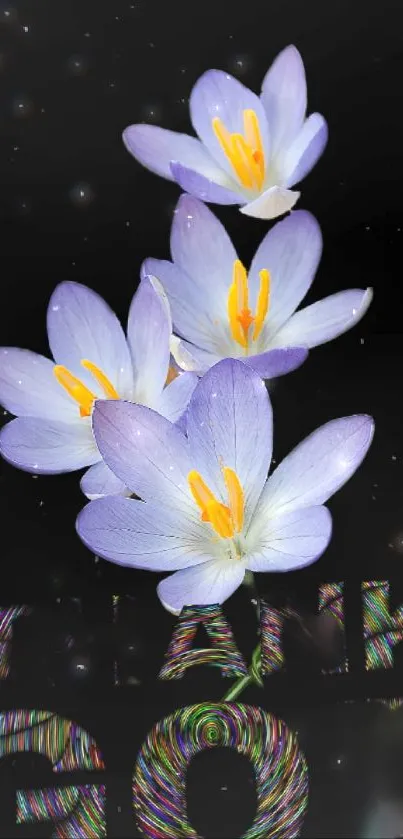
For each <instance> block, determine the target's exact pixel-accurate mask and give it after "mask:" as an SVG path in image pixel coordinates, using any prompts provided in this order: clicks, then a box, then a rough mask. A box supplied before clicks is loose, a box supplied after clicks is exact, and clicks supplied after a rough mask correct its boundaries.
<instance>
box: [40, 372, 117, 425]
mask: <svg viewBox="0 0 403 839" xmlns="http://www.w3.org/2000/svg"><path fill="white" fill-rule="evenodd" d="M81 364H82V366H83V367H85V369H86V370H89V372H90V373H91V374H92V376H93V377H94V379H95V380H96V381H97V382H98V384H99V385H100V386H101V388H102V390H103V391H104V394H105V398H106V399H119V398H120V397H119V394H118V392H117V390H115V388H114V386H113V384H112V383H111V382H110V381H109V379H108V377H107V376H105V373H103V372H102V370H100V368H99V367H97V366H96V364H93V363H92V362H91V361H88V360H87V359H86V358H84V359H83V360H82V362H81ZM53 373H54V375H55V376H56V379H57V381H58V382H59V384H60V385H61V386H62V387H63V388H64V389H65V390H66V391H67V393H68V394H69V396H71V397H72V399H74V401H75V402H77V404H78V406H79V409H80V416H81V417H89V416H91V411H92V407H93V404H94V402H95V400H96V398H97V397H96V395H95V393H93V392H92V391H91V390H90V389H89V388H88V387H87V386H86V385H84V384H83V383H82V381H81V380H80V379H78V378H77V376H73V374H72V373H70V370H68V369H67V367H63V365H62V364H55V366H54V368H53Z"/></svg>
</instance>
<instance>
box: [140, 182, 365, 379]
mask: <svg viewBox="0 0 403 839" xmlns="http://www.w3.org/2000/svg"><path fill="white" fill-rule="evenodd" d="M321 252H322V236H321V232H320V227H319V225H318V223H317V221H316V219H315V218H314V217H313V216H312V215H311V214H310V213H308V212H306V211H304V210H298V211H296V212H293V213H291V214H290V215H289V216H287V217H286V218H285V219H283V220H282V221H280V222H277V224H276V225H275V226H274V227H273V228H272V229H271V230H270V231H269V233H267V235H266V236H265V237H264V239H263V241H262V242H261V244H260V246H259V248H258V249H257V251H256V254H255V256H254V258H253V260H252V264H251V266H250V270H249V274H247V273H246V270H245V268H244V267H243V265H242V263H241V262H240V261H239V259H238V256H237V253H236V251H235V248H234V247H233V245H232V242H231V240H230V239H229V237H228V234H227V232H226V230H225V229H224V227H223V226H222V224H221V223H220V222H219V221H218V219H217V218H216V216H214V215H213V213H212V212H211V210H209V209H208V207H206V205H205V204H202V203H201V202H200V201H198V200H197V199H196V198H192V197H191V196H190V195H182V196H181V197H180V199H179V202H178V205H177V209H176V211H175V214H174V219H173V224H172V229H171V255H172V262H168V261H164V260H157V259H147V260H146V261H145V262H144V264H143V266H142V272H143V273H144V274H147V273H151V274H153V275H155V276H156V277H158V279H159V280H160V282H161V283H162V285H163V286H164V288H165V291H166V293H167V295H168V298H169V302H170V306H171V311H172V319H173V326H174V330H175V332H177V334H178V335H179V336H180V337H179V338H174V339H173V341H172V344H171V349H172V353H173V355H174V357H175V359H176V361H177V363H178V364H179V365H180V367H182V369H184V370H193V371H195V372H197V373H199V374H201V373H204V372H205V371H206V370H208V368H209V367H211V366H212V365H213V364H216V363H217V362H218V361H219V360H220V359H222V358H228V357H229V358H241V359H242V361H244V362H246V363H247V364H249V365H250V366H251V367H253V368H254V369H255V370H256V371H257V372H258V373H259V375H261V376H262V378H264V379H270V378H273V377H274V376H280V375H283V374H284V373H288V372H290V371H291V370H294V369H295V368H296V367H299V365H300V364H302V362H303V361H304V360H305V358H306V356H307V354H308V348H311V347H316V346H318V345H319V344H324V343H326V342H327V341H331V340H332V339H333V338H336V337H337V336H338V335H341V334H342V333H343V332H345V331H346V330H347V329H350V328H351V327H352V326H354V324H356V323H357V322H358V321H359V320H360V318H362V316H363V315H364V314H365V312H366V310H367V309H368V306H369V305H370V303H371V300H372V289H367V290H366V291H364V290H362V289H349V290H348V291H340V292H338V293H337V294H332V295H331V296H330V297H326V298H325V299H324V300H319V301H318V302H317V303H313V304H312V305H311V306H307V307H306V308H305V309H301V310H300V311H298V312H296V311H295V310H296V309H297V307H298V306H299V305H300V303H301V301H302V300H303V298H304V297H305V295H306V293H307V291H308V289H309V287H310V286H311V284H312V281H313V279H314V276H315V272H316V269H317V267H318V263H319V260H320V257H321Z"/></svg>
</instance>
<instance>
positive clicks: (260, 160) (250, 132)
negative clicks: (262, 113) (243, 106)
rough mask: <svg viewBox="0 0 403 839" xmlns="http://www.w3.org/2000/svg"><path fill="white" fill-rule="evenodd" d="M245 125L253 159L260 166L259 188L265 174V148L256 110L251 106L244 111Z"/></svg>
mask: <svg viewBox="0 0 403 839" xmlns="http://www.w3.org/2000/svg"><path fill="white" fill-rule="evenodd" d="M243 126H244V134H245V139H246V142H247V144H248V146H249V148H251V149H253V152H252V154H253V159H254V161H255V163H256V166H257V168H258V179H259V184H258V186H259V189H261V188H262V186H263V181H264V176H265V160H264V148H263V142H262V135H261V133H260V126H259V120H258V118H257V116H256V114H255V111H252V109H251V108H248V109H247V110H246V111H244V112H243Z"/></svg>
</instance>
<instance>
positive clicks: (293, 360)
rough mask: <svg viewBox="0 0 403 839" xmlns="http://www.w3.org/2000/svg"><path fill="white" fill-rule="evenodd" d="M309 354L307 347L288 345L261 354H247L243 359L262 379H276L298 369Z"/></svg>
mask: <svg viewBox="0 0 403 839" xmlns="http://www.w3.org/2000/svg"><path fill="white" fill-rule="evenodd" d="M307 356H308V349H307V348H306V347H298V346H295V347H293V346H291V347H290V346H288V347H285V348H283V349H273V350H268V351H267V352H263V353H260V354H259V355H249V356H245V358H243V359H242V361H243V362H244V364H247V365H248V367H252V369H253V370H255V371H256V373H258V374H259V376H261V378H262V379H274V378H276V377H277V376H285V375H286V373H291V372H292V371H293V370H297V368H298V367H300V366H301V364H303V363H304V361H305V360H306V358H307Z"/></svg>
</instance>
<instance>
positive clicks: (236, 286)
mask: <svg viewBox="0 0 403 839" xmlns="http://www.w3.org/2000/svg"><path fill="white" fill-rule="evenodd" d="M227 305H228V319H229V323H230V327H231V332H232V337H233V338H234V340H235V341H237V343H238V344H240V345H241V347H247V345H248V331H249V327H250V325H251V323H253V316H252V312H251V310H250V308H249V288H248V275H247V273H246V269H245V267H244V266H243V265H242V262H241V261H240V260H239V259H236V260H235V262H234V268H233V272H232V285H231V286H230V290H229V293H228V301H227Z"/></svg>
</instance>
